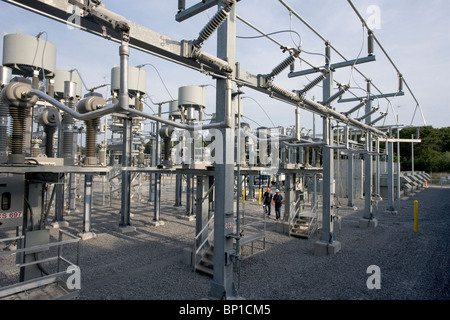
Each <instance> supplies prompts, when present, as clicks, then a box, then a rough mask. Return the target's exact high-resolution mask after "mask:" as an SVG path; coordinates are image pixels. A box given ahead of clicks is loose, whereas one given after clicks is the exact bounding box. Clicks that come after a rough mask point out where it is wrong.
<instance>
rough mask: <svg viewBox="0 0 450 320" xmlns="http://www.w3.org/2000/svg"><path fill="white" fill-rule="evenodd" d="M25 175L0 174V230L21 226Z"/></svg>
mask: <svg viewBox="0 0 450 320" xmlns="http://www.w3.org/2000/svg"><path fill="white" fill-rule="evenodd" d="M24 192H25V175H24V174H15V173H0V229H5V228H11V227H19V226H22V225H23V215H24Z"/></svg>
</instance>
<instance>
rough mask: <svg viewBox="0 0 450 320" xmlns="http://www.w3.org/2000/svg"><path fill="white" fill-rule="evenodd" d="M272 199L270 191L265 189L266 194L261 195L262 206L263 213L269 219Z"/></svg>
mask: <svg viewBox="0 0 450 320" xmlns="http://www.w3.org/2000/svg"><path fill="white" fill-rule="evenodd" d="M272 198H273V193H272V192H271V191H270V188H267V190H266V192H264V195H263V206H264V212H265V213H266V214H267V215H268V216H269V217H270V209H271V207H272Z"/></svg>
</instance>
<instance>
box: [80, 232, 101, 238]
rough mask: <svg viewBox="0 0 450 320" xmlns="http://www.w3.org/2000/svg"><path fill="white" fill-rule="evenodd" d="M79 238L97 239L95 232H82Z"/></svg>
mask: <svg viewBox="0 0 450 320" xmlns="http://www.w3.org/2000/svg"><path fill="white" fill-rule="evenodd" d="M78 236H79V237H80V238H81V240H89V239H95V238H97V235H96V234H95V233H94V232H80V233H79V234H78Z"/></svg>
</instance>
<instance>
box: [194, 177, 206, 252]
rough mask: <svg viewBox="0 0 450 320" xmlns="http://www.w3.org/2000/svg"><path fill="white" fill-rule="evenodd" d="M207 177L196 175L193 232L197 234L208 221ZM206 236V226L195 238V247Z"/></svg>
mask: <svg viewBox="0 0 450 320" xmlns="http://www.w3.org/2000/svg"><path fill="white" fill-rule="evenodd" d="M208 185H209V177H208V176H197V195H196V199H195V215H196V219H195V234H196V235H199V233H200V231H202V229H203V228H204V227H205V226H206V224H207V223H208V220H209V219H208V211H209V199H208V198H207V197H206V195H207V193H208V189H209V188H208ZM207 237H208V228H205V230H204V231H203V233H202V235H200V236H199V237H198V238H197V244H196V245H197V248H199V247H200V245H201V244H202V243H203V241H205V240H206V238H207Z"/></svg>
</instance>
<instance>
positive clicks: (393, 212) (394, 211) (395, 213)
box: [385, 209, 398, 215]
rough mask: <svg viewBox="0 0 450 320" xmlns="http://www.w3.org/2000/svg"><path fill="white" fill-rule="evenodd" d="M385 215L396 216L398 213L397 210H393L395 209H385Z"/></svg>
mask: <svg viewBox="0 0 450 320" xmlns="http://www.w3.org/2000/svg"><path fill="white" fill-rule="evenodd" d="M385 212H386V213H390V214H393V215H397V214H398V211H397V210H395V209H386V211H385Z"/></svg>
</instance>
